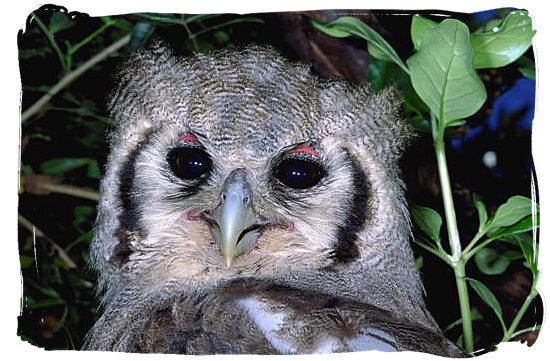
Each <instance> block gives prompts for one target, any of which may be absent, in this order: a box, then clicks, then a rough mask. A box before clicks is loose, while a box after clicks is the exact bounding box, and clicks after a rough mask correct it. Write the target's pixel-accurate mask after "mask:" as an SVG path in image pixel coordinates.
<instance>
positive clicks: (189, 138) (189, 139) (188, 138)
mask: <svg viewBox="0 0 550 361" xmlns="http://www.w3.org/2000/svg"><path fill="white" fill-rule="evenodd" d="M178 141H179V142H180V143H196V142H198V141H199V138H197V136H196V135H195V134H192V133H186V134H184V135H182V136H181V137H180V139H179V140H178Z"/></svg>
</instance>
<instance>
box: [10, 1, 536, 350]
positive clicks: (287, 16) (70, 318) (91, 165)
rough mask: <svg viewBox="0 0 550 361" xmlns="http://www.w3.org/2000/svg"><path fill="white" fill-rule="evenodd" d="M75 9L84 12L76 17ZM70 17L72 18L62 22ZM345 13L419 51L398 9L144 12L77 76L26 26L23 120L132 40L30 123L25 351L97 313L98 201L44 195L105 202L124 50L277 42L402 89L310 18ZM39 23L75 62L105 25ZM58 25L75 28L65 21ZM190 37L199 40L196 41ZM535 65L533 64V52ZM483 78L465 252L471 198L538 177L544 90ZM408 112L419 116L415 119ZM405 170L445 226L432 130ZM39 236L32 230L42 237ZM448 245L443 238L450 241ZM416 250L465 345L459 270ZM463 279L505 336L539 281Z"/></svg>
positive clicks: (76, 331) (460, 189)
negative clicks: (491, 301)
mask: <svg viewBox="0 0 550 361" xmlns="http://www.w3.org/2000/svg"><path fill="white" fill-rule="evenodd" d="M72 10H76V9H69V11H72ZM506 12H507V10H506V9H500V10H495V11H490V12H484V13H477V14H462V13H450V12H444V11H439V10H438V11H430V10H426V11H422V12H421V13H422V14H424V16H426V17H429V18H432V19H433V20H437V21H441V20H442V19H443V18H444V17H443V16H442V15H438V16H434V15H431V14H446V15H449V16H452V17H454V18H457V19H459V20H461V21H463V22H465V23H467V24H468V25H469V27H470V30H471V31H475V30H476V29H478V28H481V26H482V24H483V23H484V22H485V21H487V20H488V19H490V18H494V17H502V16H504V15H505V14H506ZM60 13H62V14H66V17H63V16H61V17H60V16H59V14H60ZM346 13H354V14H355V16H358V17H360V18H361V19H362V20H363V21H365V22H366V23H368V24H369V25H370V26H372V27H373V28H374V29H376V30H377V31H378V32H380V33H381V34H382V35H383V36H384V37H385V39H386V40H387V41H388V42H389V43H390V44H392V46H393V47H394V48H395V49H396V50H397V51H398V53H399V55H400V56H401V57H402V58H403V59H406V58H407V57H408V56H410V54H411V53H412V51H413V49H412V44H411V41H410V35H409V29H410V22H411V16H399V15H398V14H399V13H400V12H396V11H393V10H376V11H364V10H362V11H357V10H355V11H354V10H350V11H345V10H338V11H311V12H292V13H265V14H248V15H242V16H241V15H231V14H223V15H217V16H214V17H209V18H204V19H202V20H200V21H193V22H189V23H186V25H185V26H183V25H181V24H179V25H178V24H171V21H172V20H173V19H181V18H180V17H179V15H170V14H166V15H163V16H164V18H162V17H158V18H157V20H152V18H151V16H150V15H147V14H142V15H136V14H133V15H132V14H129V15H121V16H113V17H110V19H111V20H115V21H116V25H113V26H110V27H109V28H107V29H106V30H105V31H103V32H102V33H101V34H99V35H97V36H95V37H94V38H93V39H92V40H90V41H89V42H88V43H86V44H85V45H84V46H83V47H82V48H81V49H80V50H78V52H76V53H75V54H74V56H73V59H72V66H71V68H70V69H64V68H63V67H62V66H61V64H60V61H59V59H58V57H57V55H56V53H55V51H54V50H52V46H51V44H50V43H49V41H48V39H47V37H46V36H45V35H44V32H43V31H42V30H41V29H40V27H39V26H38V24H37V21H36V20H31V17H29V20H28V22H27V26H26V30H25V32H20V33H19V34H18V47H19V49H20V73H21V81H22V86H23V97H22V109H23V110H26V109H27V108H28V107H29V106H30V105H32V104H33V103H34V102H35V101H36V100H38V99H39V98H40V97H41V96H42V95H43V94H44V92H45V91H46V90H47V89H48V88H49V87H51V86H52V85H53V84H55V83H56V82H57V81H58V80H59V79H60V78H61V77H62V76H63V75H64V74H66V73H67V72H69V71H70V70H74V69H75V68H78V66H79V65H81V64H83V63H84V62H85V61H86V60H88V59H89V58H90V57H92V56H93V55H94V54H97V53H98V52H100V51H101V50H103V49H104V48H106V47H107V46H109V45H110V44H112V43H113V42H115V41H116V40H117V39H119V38H121V37H122V36H124V35H126V34H130V33H132V34H133V38H132V42H131V43H130V46H129V47H126V48H125V49H124V50H123V51H120V52H117V53H116V54H113V56H111V57H109V58H108V59H107V60H105V61H103V62H101V63H99V64H97V65H96V66H94V67H93V68H92V69H90V70H89V71H88V72H86V73H84V75H82V76H81V77H79V78H78V79H77V80H76V81H75V82H73V83H72V84H70V86H69V87H67V88H66V89H64V90H63V91H61V92H60V93H59V94H57V95H56V96H55V97H54V98H53V99H52V100H51V101H50V102H49V103H48V104H47V105H46V106H45V107H43V108H42V109H41V110H40V111H39V112H38V113H37V114H35V115H34V116H33V117H31V118H30V119H29V120H28V121H26V122H24V123H23V124H22V128H21V136H22V139H21V174H22V185H23V187H22V192H21V194H20V197H19V209H18V211H19V215H20V226H19V239H18V241H19V250H20V260H21V268H22V274H23V286H24V290H23V313H22V315H21V316H20V317H19V327H18V334H19V335H20V336H21V338H22V339H24V340H27V341H29V342H31V343H32V344H35V345H37V346H40V347H44V348H47V349H79V348H80V345H81V344H82V340H83V337H84V336H85V334H86V332H87V330H88V329H89V328H90V327H91V325H92V324H93V322H94V320H95V319H96V317H97V315H98V311H97V310H96V308H97V306H98V304H97V302H96V301H97V300H96V299H95V293H94V292H95V286H94V285H95V274H94V272H93V270H91V268H90V263H89V258H88V247H89V242H90V240H91V238H92V234H93V232H92V227H93V222H94V219H95V205H96V202H95V201H94V200H91V199H85V198H81V197H74V196H69V195H66V194H63V193H59V192H52V191H51V190H49V189H48V188H47V187H45V186H44V185H45V184H58V185H59V184H61V185H71V186H76V187H77V188H78V189H79V190H85V191H86V190H91V191H92V193H93V192H97V190H98V187H99V179H100V176H101V174H102V170H103V167H104V164H105V161H106V157H107V154H108V148H107V143H106V138H105V135H106V132H107V131H108V129H109V127H110V126H111V121H110V119H109V118H108V116H107V113H106V109H105V103H106V98H107V96H108V94H109V91H110V89H111V88H112V85H113V81H114V79H113V76H112V74H113V73H114V72H116V67H117V65H118V64H119V62H120V61H121V59H123V58H124V54H125V52H127V51H133V50H134V49H138V48H140V47H142V46H144V45H145V44H146V42H147V40H148V39H149V38H150V37H151V36H153V37H159V38H162V39H164V40H165V41H166V42H168V43H169V44H170V45H171V47H172V48H173V49H174V51H175V52H176V53H181V54H190V53H191V52H193V51H206V50H211V49H216V48H224V47H228V46H237V47H238V46H243V45H246V44H249V43H256V44H270V45H272V46H274V47H275V48H276V49H278V50H279V51H280V52H281V53H283V54H284V55H285V56H287V57H288V58H290V59H293V60H302V61H306V62H308V63H311V64H312V69H313V71H315V72H316V73H318V74H319V75H321V76H334V77H341V78H345V79H348V80H351V81H370V82H372V83H373V87H374V88H377V87H381V86H382V85H388V84H392V83H397V85H398V86H399V85H400V84H399V77H398V76H397V75H395V74H396V73H397V71H398V70H397V69H393V68H391V67H388V68H384V66H385V65H384V64H381V63H380V61H376V60H373V59H371V58H370V56H369V54H368V52H367V51H366V44H365V42H364V41H362V40H359V39H355V38H347V39H334V38H330V37H328V36H326V35H324V34H322V33H321V32H319V31H318V30H316V29H314V28H313V27H312V25H311V20H320V21H331V20H334V19H336V18H338V17H340V16H342V15H345V14H346ZM401 13H405V12H404V11H403V12H401ZM406 13H411V12H410V11H407V12H406ZM35 14H36V16H37V17H38V18H39V19H40V20H41V21H42V22H43V23H44V24H45V26H47V27H54V28H55V27H56V26H57V29H60V30H57V31H56V32H55V34H54V39H55V40H56V42H57V44H59V48H60V50H61V52H65V51H66V49H67V46H68V45H67V44H72V45H74V44H77V43H78V42H79V41H81V40H82V39H84V38H86V37H87V36H89V35H90V34H93V33H94V32H95V31H96V30H97V29H99V28H100V27H101V26H102V25H103V24H104V20H105V19H103V20H102V19H101V18H96V17H88V16H87V15H85V14H80V13H76V12H68V11H67V9H64V8H61V7H57V6H54V5H46V6H44V7H42V8H40V9H38V10H36V11H35ZM55 14H57V15H55ZM56 17H57V18H56ZM61 18H66V19H70V20H68V21H67V20H66V19H65V20H59V19H61ZM56 19H57V20H56ZM159 19H160V20H159ZM162 19H164V20H162ZM183 19H184V20H185V19H191V18H190V17H188V16H187V17H184V18H183ZM189 34H198V35H197V36H196V37H195V38H194V39H190V38H189ZM526 56H527V57H529V58H531V59H532V58H533V54H532V51H531V50H529V51H528V53H527V55H526ZM382 68H383V69H386V73H387V75H386V76H384V77H381V76H380V75H376V74H377V72H376V70H380V69H382ZM480 74H481V76H482V79H483V81H484V83H485V85H486V87H487V91H488V96H489V98H488V101H487V103H486V105H485V106H484V107H483V108H482V109H481V110H480V111H479V112H478V113H477V114H475V115H474V116H472V117H471V118H470V119H468V124H467V125H465V126H462V127H459V128H455V130H453V132H452V133H451V134H449V135H448V141H447V144H448V150H447V155H448V163H449V169H450V176H451V179H452V186H453V194H454V199H455V207H456V210H457V216H458V222H459V230H460V232H461V238H462V239H463V240H468V239H471V237H472V236H473V235H474V234H475V232H476V230H477V214H476V211H475V208H474V207H473V205H472V197H473V195H474V194H476V195H479V196H480V197H481V199H482V200H483V201H484V202H485V204H486V205H487V207H488V209H489V210H491V209H495V208H496V207H497V206H498V205H499V204H501V203H503V202H505V201H506V199H507V198H508V197H510V196H512V195H518V194H519V195H524V196H526V197H530V196H531V175H532V174H533V176H534V168H533V162H532V159H531V122H532V118H533V111H534V80H532V79H527V78H523V77H522V75H521V73H520V72H519V71H518V66H517V65H516V64H512V65H510V66H507V67H505V68H500V69H497V70H483V71H481V72H480ZM499 99H500V100H499ZM510 99H513V101H511V100H510ZM403 114H404V116H408V115H409V113H408V110H407V109H406V108H404V109H403ZM487 152H493V153H494V155H496V160H497V161H496V164H494V165H493V164H489V165H490V166H488V165H487V164H488V163H484V162H483V157H484V155H486V154H487ZM493 153H490V154H493ZM402 169H403V177H404V179H405V181H406V183H407V198H408V201H409V203H410V204H414V205H423V206H429V207H431V208H434V209H436V210H438V211H439V213H440V214H442V213H443V212H442V204H441V194H440V189H439V181H438V177H437V168H436V162H435V157H434V153H433V146H432V140H431V135H430V134H428V133H426V132H424V131H423V129H422V126H420V127H419V129H418V136H417V138H416V139H415V140H414V142H413V144H412V145H411V146H410V148H409V150H408V152H407V153H406V155H405V157H404V158H403V160H402ZM33 226H35V227H36V228H35V231H34V236H33V228H32V227H33ZM36 229H38V231H37V230H36ZM442 234H443V235H444V234H446V233H445V230H443V232H442ZM501 247H505V246H501ZM413 248H414V251H415V255H416V256H417V257H418V261H419V264H420V263H421V268H420V271H421V274H422V277H423V280H424V285H425V289H426V302H427V304H428V308H429V310H430V311H431V312H432V314H433V316H434V317H435V318H436V320H437V321H438V323H439V325H440V326H441V328H442V329H443V330H445V334H446V336H447V337H448V338H449V339H451V340H452V341H457V340H458V338H459V335H460V332H461V330H460V327H452V328H450V329H448V330H447V327H448V326H449V325H451V324H452V323H453V322H454V321H456V320H457V319H458V318H460V314H459V307H458V301H457V296H456V285H455V282H454V275H453V273H452V269H451V268H449V267H448V266H447V265H446V264H444V263H443V262H442V261H441V260H439V259H437V258H436V257H434V256H432V255H431V254H429V253H427V252H425V251H424V250H423V249H421V248H419V247H417V246H415V245H413ZM59 250H61V252H60V251H59ZM467 274H468V275H469V276H470V277H473V278H475V279H478V280H480V281H482V282H483V283H484V284H486V285H487V286H488V287H489V288H490V289H491V290H492V291H493V292H494V293H495V295H496V296H497V298H498V299H499V301H500V302H501V304H502V307H503V312H504V320H505V322H507V324H509V322H510V321H511V319H512V318H513V317H514V315H515V313H516V312H517V310H518V308H519V307H520V306H521V303H522V302H523V300H524V298H525V297H526V295H527V293H528V292H529V289H530V284H531V274H530V272H529V270H528V269H527V268H525V267H524V266H523V265H522V263H521V261H518V262H514V263H512V264H511V265H510V267H509V268H508V269H507V270H506V272H504V273H503V274H500V275H496V276H489V275H485V274H483V273H481V272H480V271H479V270H478V269H477V267H476V265H475V263H474V262H473V261H472V262H470V263H469V264H468V269H467ZM470 297H471V303H472V306H473V307H474V308H476V309H477V310H478V311H479V314H480V315H481V316H480V319H478V320H477V321H475V322H474V333H475V336H476V348H484V349H491V347H492V346H493V345H494V344H496V343H498V341H499V340H500V337H501V334H500V326H499V324H498V320H497V319H496V318H495V317H494V315H493V312H492V311H491V310H490V309H489V308H488V307H487V306H486V305H485V304H484V303H483V302H482V301H481V300H480V299H479V298H478V297H477V296H476V294H475V293H473V292H471V293H470ZM541 320H542V302H541V300H540V297H539V298H537V300H535V302H533V304H532V305H531V306H530V308H529V310H528V312H527V313H526V316H525V317H524V319H523V321H522V323H521V325H520V327H519V329H521V328H524V327H528V326H531V325H533V324H534V323H535V322H537V323H540V322H541ZM524 338H525V339H528V341H529V342H532V341H533V340H534V339H535V338H536V334H527V335H526V336H525V337H524Z"/></svg>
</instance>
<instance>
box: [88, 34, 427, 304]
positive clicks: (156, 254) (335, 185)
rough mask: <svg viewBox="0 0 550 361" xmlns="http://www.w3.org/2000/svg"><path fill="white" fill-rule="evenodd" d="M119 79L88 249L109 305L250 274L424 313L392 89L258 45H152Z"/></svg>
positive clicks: (401, 131) (404, 135)
mask: <svg viewBox="0 0 550 361" xmlns="http://www.w3.org/2000/svg"><path fill="white" fill-rule="evenodd" d="M115 80H116V82H117V88H116V90H115V92H114V93H113V94H112V96H111V97H110V111H111V116H112V118H113V120H114V121H115V124H116V127H115V129H114V130H113V132H112V133H111V137H110V145H111V153H110V156H109V160H108V164H107V169H106V175H105V178H104V179H103V181H102V185H101V193H102V198H101V201H100V204H99V209H98V219H97V228H96V235H95V238H94V241H93V245H92V259H93V261H94V264H95V266H96V268H97V269H98V270H99V273H100V278H99V281H100V288H101V289H102V290H103V291H104V293H105V299H107V300H108V299H109V298H111V297H113V296H114V295H117V294H120V293H122V292H125V290H128V289H130V288H131V289H132V290H133V293H132V294H134V293H135V290H143V291H142V292H154V290H157V291H158V290H163V291H162V292H172V291H173V292H182V290H188V291H189V290H205V289H208V288H209V287H215V286H216V285H219V284H222V283H224V282H230V281H234V280H235V279H239V278H258V279H266V280H267V279H269V280H272V281H275V282H281V283H285V284H291V285H293V286H295V287H299V288H317V289H318V288H319V287H323V288H324V289H325V290H326V292H327V293H337V294H338V295H347V296H349V297H351V298H358V299H359V298H365V297H367V298H369V299H370V301H371V303H372V304H374V305H377V304H384V307H385V308H388V307H392V305H391V303H392V302H395V307H396V308H402V307H403V304H404V302H405V303H407V304H411V305H418V304H421V303H422V299H421V291H420V290H421V286H420V282H419V278H418V274H417V272H416V269H415V267H414V263H413V258H412V253H411V250H410V246H409V244H408V238H409V219H408V214H407V210H406V207H405V204H404V201H403V194H402V193H403V186H402V183H401V181H400V179H399V171H398V168H397V161H398V159H399V157H400V155H401V153H402V151H403V149H404V145H405V144H406V142H407V140H408V139H410V137H411V132H410V130H409V128H408V127H407V126H406V125H405V124H404V123H403V121H402V120H401V119H400V118H399V102H398V100H397V97H396V96H395V95H394V93H393V92H392V91H390V90H387V91H383V92H380V93H378V94H374V93H373V92H372V90H371V89H370V88H369V87H368V86H367V85H365V84H349V83H346V82H343V81H340V80H335V79H320V78H318V77H317V76H315V75H314V74H312V73H311V72H310V70H309V67H307V66H305V65H303V64H297V63H292V62H290V61H288V60H286V59H284V58H283V57H282V56H281V55H279V54H278V53H277V52H276V51H275V50H273V49H271V48H265V47H258V46H252V47H247V48H244V49H241V50H224V51H217V52H212V53H207V54H196V55H194V56H191V57H178V56H175V55H173V54H172V53H171V52H170V51H169V50H167V49H166V47H165V46H163V45H162V44H154V45H153V46H151V47H150V48H149V49H147V50H145V51H141V52H138V53H135V54H133V55H131V56H130V58H129V60H128V61H127V62H126V63H125V64H124V66H123V67H122V71H121V72H120V73H119V75H118V76H117V77H116V79H115ZM159 292H160V291H159ZM388 299H391V300H393V301H388Z"/></svg>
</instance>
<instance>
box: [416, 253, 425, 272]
mask: <svg viewBox="0 0 550 361" xmlns="http://www.w3.org/2000/svg"><path fill="white" fill-rule="evenodd" d="M414 264H415V266H416V269H417V270H419V271H420V270H421V269H422V267H423V266H424V257H422V256H419V257H418V258H415V259H414Z"/></svg>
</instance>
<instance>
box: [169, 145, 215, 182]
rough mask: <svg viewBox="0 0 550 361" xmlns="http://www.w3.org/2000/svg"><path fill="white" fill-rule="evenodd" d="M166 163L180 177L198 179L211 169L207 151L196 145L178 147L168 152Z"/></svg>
mask: <svg viewBox="0 0 550 361" xmlns="http://www.w3.org/2000/svg"><path fill="white" fill-rule="evenodd" d="M168 163H169V164H170V169H171V170H172V172H173V173H174V174H175V175H176V176H178V177H179V178H181V179H200V178H204V177H206V176H207V175H208V173H209V172H210V170H211V169H212V161H211V159H210V156H209V155H208V153H206V152H205V151H204V150H203V149H200V148H196V147H179V148H175V149H172V150H171V151H170V153H168Z"/></svg>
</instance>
